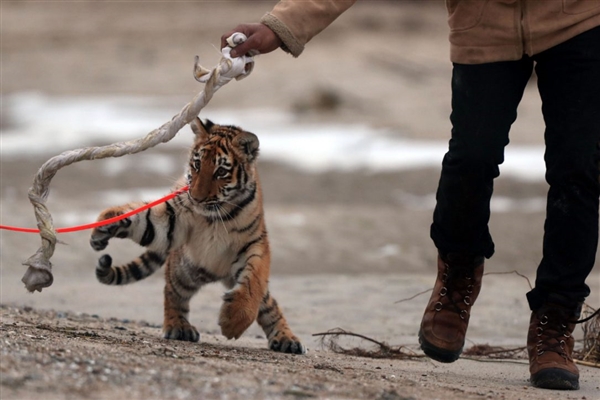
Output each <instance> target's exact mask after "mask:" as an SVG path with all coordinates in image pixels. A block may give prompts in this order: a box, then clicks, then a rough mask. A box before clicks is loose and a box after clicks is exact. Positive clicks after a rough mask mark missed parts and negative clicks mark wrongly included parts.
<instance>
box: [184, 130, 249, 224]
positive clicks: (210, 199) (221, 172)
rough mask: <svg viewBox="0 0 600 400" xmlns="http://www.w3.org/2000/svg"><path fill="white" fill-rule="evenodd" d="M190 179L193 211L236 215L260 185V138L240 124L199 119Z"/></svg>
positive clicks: (213, 214)
mask: <svg viewBox="0 0 600 400" xmlns="http://www.w3.org/2000/svg"><path fill="white" fill-rule="evenodd" d="M190 126H191V128H192V131H193V132H194V134H195V135H196V140H195V141H194V146H193V147H192V151H191V154H190V160H189V167H188V171H187V181H188V185H189V186H190V188H189V191H188V194H189V198H190V200H191V202H192V205H193V207H194V210H195V211H197V212H199V213H200V214H202V215H205V216H207V217H215V218H216V217H218V218H220V219H224V218H227V217H228V216H233V215H235V214H237V213H238V212H240V211H241V209H243V208H244V207H245V206H246V205H248V204H250V203H251V202H252V200H254V198H255V195H256V190H257V185H258V179H257V172H256V159H257V156H258V145H259V143H258V138H257V137H256V135H255V134H253V133H250V132H246V131H244V130H242V129H240V128H238V127H235V126H229V125H217V124H214V123H212V122H211V121H210V120H206V122H202V121H201V120H200V119H199V118H196V119H195V120H194V121H192V122H191V123H190Z"/></svg>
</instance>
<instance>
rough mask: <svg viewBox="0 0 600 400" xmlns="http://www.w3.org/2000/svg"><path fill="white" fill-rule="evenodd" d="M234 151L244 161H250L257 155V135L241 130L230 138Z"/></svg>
mask: <svg viewBox="0 0 600 400" xmlns="http://www.w3.org/2000/svg"><path fill="white" fill-rule="evenodd" d="M232 144H233V146H234V151H235V152H236V153H237V154H238V155H239V156H240V157H241V158H242V159H245V160H246V162H252V161H254V160H255V159H256V157H257V156H258V145H259V142H258V137H257V136H256V135H255V134H254V133H250V132H242V133H240V134H239V135H237V136H236V137H235V138H233V140H232Z"/></svg>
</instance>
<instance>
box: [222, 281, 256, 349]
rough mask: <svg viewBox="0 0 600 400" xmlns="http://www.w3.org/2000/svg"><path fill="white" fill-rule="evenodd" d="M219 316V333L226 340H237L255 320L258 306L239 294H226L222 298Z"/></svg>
mask: <svg viewBox="0 0 600 400" xmlns="http://www.w3.org/2000/svg"><path fill="white" fill-rule="evenodd" d="M223 301H224V303H223V305H222V306H221V312H220V314H219V325H220V326H221V333H222V334H223V336H225V337H226V338H227V339H238V338H239V337H240V336H242V334H243V333H244V332H245V331H246V329H248V327H249V326H250V325H252V323H253V322H254V321H255V320H256V316H257V315H258V305H255V306H254V305H253V304H252V301H251V299H249V298H248V297H247V296H244V295H243V293H240V292H235V291H234V292H228V293H226V294H225V295H224V296H223Z"/></svg>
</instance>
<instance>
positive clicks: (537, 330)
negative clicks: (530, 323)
mask: <svg viewBox="0 0 600 400" xmlns="http://www.w3.org/2000/svg"><path fill="white" fill-rule="evenodd" d="M535 331H536V332H537V335H538V336H542V333H544V329H542V327H540V326H538V327H537V328H535ZM540 342H541V341H540Z"/></svg>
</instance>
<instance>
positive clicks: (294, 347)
mask: <svg viewBox="0 0 600 400" xmlns="http://www.w3.org/2000/svg"><path fill="white" fill-rule="evenodd" d="M269 349H271V350H273V351H278V352H280V353H291V354H305V353H306V347H304V345H303V344H302V343H301V342H300V339H298V338H297V337H296V336H294V335H292V334H286V333H283V332H279V334H277V335H276V336H275V337H274V338H272V339H271V340H269Z"/></svg>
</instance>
